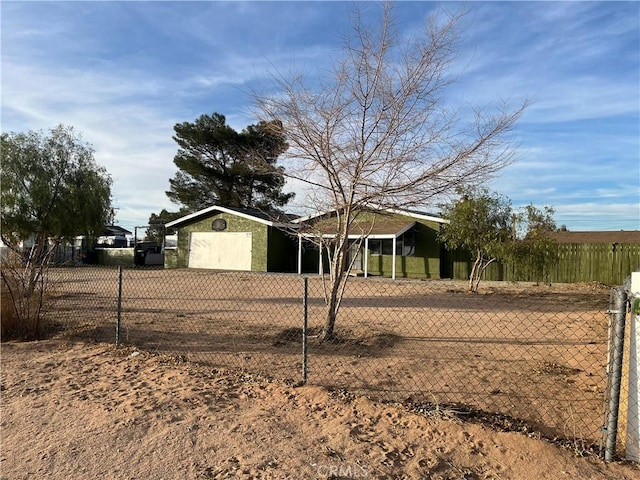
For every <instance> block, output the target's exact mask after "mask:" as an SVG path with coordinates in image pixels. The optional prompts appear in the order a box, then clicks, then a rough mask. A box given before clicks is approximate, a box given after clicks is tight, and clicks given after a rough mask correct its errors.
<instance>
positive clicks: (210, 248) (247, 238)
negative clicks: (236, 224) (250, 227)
mask: <svg viewBox="0 0 640 480" xmlns="http://www.w3.org/2000/svg"><path fill="white" fill-rule="evenodd" d="M189 268H215V269H220V270H245V271H250V270H251V232H239V233H234V232H192V233H191V235H190V237H189Z"/></svg>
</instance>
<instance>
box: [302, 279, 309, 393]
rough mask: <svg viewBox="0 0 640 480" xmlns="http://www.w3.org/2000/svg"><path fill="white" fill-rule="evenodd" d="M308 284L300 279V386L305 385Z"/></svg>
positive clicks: (307, 280)
mask: <svg viewBox="0 0 640 480" xmlns="http://www.w3.org/2000/svg"><path fill="white" fill-rule="evenodd" d="M308 284H309V279H308V278H307V277H304V278H303V279H302V285H303V288H302V384H303V385H306V384H307V320H308V316H307V311H308V304H309V303H308Z"/></svg>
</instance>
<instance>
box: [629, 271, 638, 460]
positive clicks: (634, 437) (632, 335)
mask: <svg viewBox="0 0 640 480" xmlns="http://www.w3.org/2000/svg"><path fill="white" fill-rule="evenodd" d="M630 297H631V320H630V321H631V324H630V325H629V327H630V328H629V362H628V363H629V381H628V385H629V387H628V391H627V395H628V396H627V409H628V410H627V438H626V442H625V443H626V444H625V458H626V459H627V460H631V461H632V462H640V405H639V403H640V384H639V382H640V378H639V374H640V352H639V349H640V328H638V327H639V326H640V271H636V272H632V273H631V287H630Z"/></svg>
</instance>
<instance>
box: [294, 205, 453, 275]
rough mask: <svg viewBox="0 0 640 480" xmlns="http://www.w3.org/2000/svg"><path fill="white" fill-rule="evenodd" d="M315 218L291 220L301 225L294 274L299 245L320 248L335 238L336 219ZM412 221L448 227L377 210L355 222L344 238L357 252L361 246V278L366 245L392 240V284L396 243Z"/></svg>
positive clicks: (416, 215) (399, 212)
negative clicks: (346, 238)
mask: <svg viewBox="0 0 640 480" xmlns="http://www.w3.org/2000/svg"><path fill="white" fill-rule="evenodd" d="M394 214H396V215H394ZM317 217H320V218H318V219H317V220H316V221H314V220H313V218H312V217H304V218H299V219H297V220H294V222H295V223H300V224H301V228H300V230H299V231H298V274H301V273H302V253H303V242H304V241H305V240H307V241H310V242H311V243H314V244H316V245H321V244H322V240H324V239H332V238H335V237H336V236H337V233H336V232H337V231H338V230H337V229H338V225H337V222H338V220H337V218H336V216H330V215H327V214H326V213H325V214H320V215H318V216H317ZM414 218H419V219H421V220H429V221H433V222H437V223H441V224H444V223H449V222H448V221H447V220H444V219H442V218H439V217H436V216H433V215H430V214H426V213H422V212H413V211H408V210H392V209H384V210H382V209H381V210H379V211H377V212H374V213H372V214H371V215H365V216H364V217H358V218H356V220H355V221H354V222H353V223H352V225H351V227H350V231H351V233H349V235H348V240H350V241H360V242H362V244H361V246H360V249H362V245H363V246H364V252H365V255H363V257H364V265H363V273H364V277H365V278H366V277H368V276H369V255H368V254H367V253H368V252H369V242H370V241H371V240H392V242H391V245H392V252H391V260H392V267H391V278H392V279H394V280H395V278H396V258H397V253H398V252H397V243H398V242H397V240H398V238H400V237H402V235H404V234H405V233H407V232H409V231H410V230H411V229H412V228H414V227H415V226H416V220H414ZM304 224H307V225H308V226H309V228H305V227H304ZM305 230H306V231H305ZM319 250H320V254H319V262H318V273H322V269H323V266H322V261H323V258H322V248H320V249H319Z"/></svg>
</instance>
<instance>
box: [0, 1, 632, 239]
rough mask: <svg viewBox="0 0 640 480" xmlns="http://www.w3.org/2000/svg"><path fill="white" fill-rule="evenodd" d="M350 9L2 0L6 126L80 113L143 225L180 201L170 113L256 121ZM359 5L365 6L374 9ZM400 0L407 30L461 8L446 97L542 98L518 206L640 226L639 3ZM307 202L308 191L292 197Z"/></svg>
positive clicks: (521, 156) (38, 124) (585, 223)
mask: <svg viewBox="0 0 640 480" xmlns="http://www.w3.org/2000/svg"><path fill="white" fill-rule="evenodd" d="M352 6H353V4H350V3H345V2H328V1H327V2H321V1H316V2H293V1H292V2H212V1H198V2H171V1H158V2H136V1H129V2H109V1H95V2H82V1H73V2H58V1H51V2H27V1H20V2H15V1H7V0H3V1H2V2H1V3H0V19H1V20H0V22H1V30H2V32H1V51H0V53H1V72H0V80H1V83H0V85H1V104H2V105H1V116H0V123H1V127H2V132H26V131H29V130H43V131H48V130H49V129H50V128H53V127H55V126H56V125H58V124H65V125H71V126H73V127H74V129H75V130H76V131H77V132H80V133H81V134H82V136H83V139H84V140H85V141H87V142H88V143H90V144H91V145H92V146H93V148H94V149H95V159H96V161H97V163H98V164H99V165H101V166H103V167H105V168H106V170H107V171H108V172H109V174H110V175H111V176H112V178H113V182H114V183H113V188H112V193H113V205H114V207H116V209H117V215H116V223H117V224H119V225H121V226H122V227H124V228H128V229H130V230H132V231H133V229H134V227H135V226H143V225H146V224H147V223H148V219H149V216H150V214H151V213H158V212H159V211H160V210H161V209H163V208H166V209H168V210H170V211H176V210H177V209H178V208H179V206H178V205H176V204H173V203H171V202H170V201H169V199H168V198H167V196H166V194H165V191H166V190H168V189H169V179H170V178H172V177H173V176H174V174H175V173H176V171H177V168H176V167H175V165H174V163H173V158H174V156H175V154H176V152H177V144H176V143H175V141H174V140H173V139H172V135H173V126H174V125H175V124H177V123H181V122H191V121H194V120H195V119H196V118H198V117H199V116H200V115H202V114H212V113H214V112H216V113H221V114H223V115H225V116H226V118H227V122H228V123H229V124H230V125H231V126H232V127H233V128H235V129H236V130H241V129H243V128H244V127H246V126H247V125H250V124H254V123H256V121H257V119H256V118H255V117H254V116H253V115H252V109H253V103H252V97H251V93H250V92H251V90H252V89H253V90H256V91H258V92H262V91H264V92H265V94H273V93H274V91H275V88H276V84H275V81H274V74H276V73H278V72H288V71H293V70H297V69H301V70H304V71H305V72H306V73H307V74H310V75H315V76H317V78H318V79H322V77H323V75H326V73H327V72H328V71H329V68H330V66H331V63H330V62H331V59H334V58H336V56H339V54H340V51H341V48H342V46H343V44H344V35H345V34H346V35H348V34H349V31H350V20H349V11H350V9H351V7H352ZM361 6H362V7H363V9H364V10H363V11H364V14H365V17H366V18H374V17H375V16H376V15H377V14H378V13H379V8H380V6H379V4H377V3H362V4H361ZM395 7H396V10H395V14H396V15H397V22H398V28H399V29H400V30H401V31H403V32H404V31H406V32H411V31H414V30H417V29H418V28H420V27H421V26H422V24H424V22H425V21H426V19H427V18H428V16H429V15H430V14H431V13H433V12H434V11H438V12H440V13H442V12H448V13H455V12H458V11H460V10H463V9H464V10H466V14H465V15H464V17H463V18H462V19H461V20H460V23H459V25H458V28H459V34H460V43H459V50H458V52H457V55H456V57H455V60H454V62H453V64H452V66H451V68H452V73H454V74H455V75H456V77H457V81H456V83H455V84H454V85H453V86H452V88H451V90H450V91H449V92H448V96H447V97H445V101H448V102H451V103H453V104H455V103H460V104H464V105H477V106H486V105H492V104H494V103H496V102H500V101H502V100H506V101H509V102H514V103H516V104H517V103H518V102H520V101H522V100H523V99H529V100H530V101H531V104H530V106H529V107H528V108H527V110H526V111H525V113H524V115H523V116H522V118H521V119H520V121H519V123H518V124H517V126H516V128H515V130H514V132H513V134H514V138H515V141H516V143H515V144H514V148H515V157H514V158H515V160H514V162H513V163H512V164H511V165H509V166H508V167H506V168H505V169H504V170H502V171H501V173H500V174H499V176H498V177H497V178H496V179H494V180H493V181H491V182H490V183H489V184H488V185H487V187H488V188H490V189H491V190H493V191H496V192H498V193H500V194H502V195H505V196H506V197H508V198H509V199H510V200H511V202H512V204H513V206H514V207H518V206H524V205H528V204H534V205H536V206H539V207H541V206H551V207H553V208H554V209H555V215H554V218H555V220H556V223H557V225H558V226H560V225H565V226H566V227H567V228H568V229H569V230H573V231H586V230H638V229H640V2H568V1H566V2H480V1H479V2H467V3H462V2H446V3H435V2H398V3H397V4H396V5H395ZM284 166H285V168H286V165H284ZM287 188H295V187H294V186H289V187H287ZM304 206H305V197H304V195H302V194H299V195H297V197H296V201H295V203H294V204H292V205H290V207H289V210H291V211H292V212H295V211H296V210H300V209H302V208H303V207H304ZM425 210H426V211H433V210H434V208H433V206H428V205H427V206H425Z"/></svg>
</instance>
